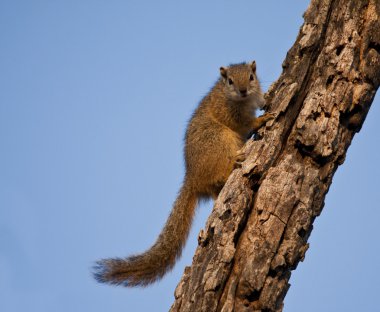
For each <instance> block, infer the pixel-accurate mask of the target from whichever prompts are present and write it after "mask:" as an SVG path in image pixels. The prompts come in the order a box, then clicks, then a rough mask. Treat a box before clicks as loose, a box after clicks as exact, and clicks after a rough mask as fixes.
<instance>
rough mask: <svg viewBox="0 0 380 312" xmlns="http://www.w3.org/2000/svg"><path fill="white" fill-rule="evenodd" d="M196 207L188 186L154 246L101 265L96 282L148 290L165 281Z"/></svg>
mask: <svg viewBox="0 0 380 312" xmlns="http://www.w3.org/2000/svg"><path fill="white" fill-rule="evenodd" d="M196 205H197V194H195V193H194V192H193V191H192V190H191V189H190V188H189V187H187V186H186V183H185V184H184V185H183V187H182V188H181V190H180V192H179V195H178V197H177V199H176V201H175V203H174V207H173V209H172V211H171V213H170V216H169V218H168V220H167V221H166V224H165V226H164V228H163V229H162V231H161V234H160V235H159V237H158V239H157V241H156V242H155V243H154V245H153V246H152V247H151V248H150V249H149V250H147V251H146V252H144V253H142V254H140V255H136V256H130V257H128V258H125V259H120V258H119V259H118V258H117V259H104V260H101V261H98V262H97V263H96V266H95V268H94V269H95V272H94V275H95V278H96V279H97V280H98V281H99V282H101V283H109V284H116V285H119V284H122V285H124V286H146V285H148V284H151V283H153V282H155V281H156V280H158V279H160V278H162V276H164V274H165V273H166V272H167V271H169V270H170V269H172V268H173V266H174V264H175V261H176V259H177V258H179V257H180V256H181V253H182V248H183V246H184V245H185V243H186V239H187V236H188V235H189V232H190V227H191V224H192V220H193V216H194V212H195V207H196Z"/></svg>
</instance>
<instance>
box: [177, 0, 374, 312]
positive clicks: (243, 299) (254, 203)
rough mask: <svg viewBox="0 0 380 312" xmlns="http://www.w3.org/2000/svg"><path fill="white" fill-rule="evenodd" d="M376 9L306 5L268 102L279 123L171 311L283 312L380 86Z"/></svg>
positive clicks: (234, 181) (237, 186) (223, 201)
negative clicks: (327, 199)
mask: <svg viewBox="0 0 380 312" xmlns="http://www.w3.org/2000/svg"><path fill="white" fill-rule="evenodd" d="M379 20H380V3H379V2H378V1H376V0H361V1H357V0H345V1H343V0H312V1H311V3H310V5H309V8H308V9H307V11H306V12H305V14H304V24H303V26H302V27H301V29H300V32H299V34H298V37H297V39H296V42H295V44H294V45H293V47H292V48H291V49H290V50H289V52H288V54H287V56H286V59H285V61H284V63H283V73H282V74H281V76H280V78H279V79H278V80H277V81H276V82H275V83H274V84H273V85H272V87H271V88H270V90H269V91H268V94H267V103H268V109H269V111H271V112H274V113H276V114H277V117H276V119H275V120H274V121H271V122H270V123H268V124H267V127H266V129H263V130H262V131H261V132H260V133H259V135H257V136H256V138H255V140H250V141H249V142H248V143H247V144H246V146H245V150H246V151H247V153H248V158H247V160H246V161H245V162H244V163H243V166H242V168H241V169H237V170H235V171H234V172H233V173H232V175H231V176H230V178H229V179H228V181H227V183H226V185H225V187H224V188H223V190H222V192H221V194H220V195H219V198H218V199H217V201H216V202H215V206H214V209H213V211H212V214H211V215H210V217H209V219H208V221H207V224H206V227H205V230H202V231H201V233H200V235H199V246H198V248H197V250H196V253H195V256H194V258H193V263H192V266H191V267H187V268H186V269H185V272H184V275H183V277H182V279H181V281H180V283H179V285H178V286H177V289H176V291H175V302H174V304H173V306H172V308H171V311H189V312H190V311H191V312H194V311H207V312H211V311H223V312H227V311H267V312H268V311H282V308H283V299H284V297H285V295H286V292H287V290H288V288H289V286H290V285H289V283H288V281H289V278H290V274H291V271H292V270H294V269H295V268H296V267H297V265H298V263H299V261H302V260H303V259H304V256H305V252H306V250H307V249H308V243H307V240H308V237H309V235H310V233H311V231H312V227H313V226H312V224H313V221H314V219H315V217H317V216H318V215H319V214H320V213H321V210H322V208H323V205H324V198H325V195H326V193H327V191H328V189H329V186H330V184H331V181H332V177H333V175H334V173H335V171H336V169H337V168H338V166H339V165H341V164H342V163H343V162H344V159H345V155H346V151H347V149H348V147H349V145H350V144H351V141H352V138H353V136H354V134H355V133H356V132H358V131H359V130H360V128H361V126H362V124H363V122H364V119H365V117H366V115H367V113H368V110H369V108H370V106H371V103H372V100H373V98H374V96H375V93H376V90H377V88H378V86H379V82H380V22H379Z"/></svg>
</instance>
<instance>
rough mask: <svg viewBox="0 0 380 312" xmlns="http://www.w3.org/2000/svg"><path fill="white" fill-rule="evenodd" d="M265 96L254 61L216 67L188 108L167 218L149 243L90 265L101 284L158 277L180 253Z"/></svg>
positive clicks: (238, 156) (256, 123)
mask: <svg viewBox="0 0 380 312" xmlns="http://www.w3.org/2000/svg"><path fill="white" fill-rule="evenodd" d="M264 105H265V100H264V97H263V92H262V90H261V87H260V83H259V81H258V79H257V76H256V62H255V61H253V62H251V63H249V64H247V63H240V64H233V65H230V66H228V67H220V78H219V79H218V81H217V82H216V83H215V85H214V87H213V88H212V89H211V91H210V92H209V93H208V94H207V95H206V96H205V97H204V98H203V100H202V101H201V102H200V104H199V105H198V107H197V108H196V110H195V112H194V113H193V115H192V117H191V119H190V121H189V123H188V127H187V130H186V135H185V150H184V156H185V165H186V174H185V177H184V182H183V185H182V187H181V189H180V191H179V194H178V197H177V199H176V201H175V202H174V205H173V209H172V211H171V213H170V215H169V218H168V220H167V222H166V224H165V226H164V228H163V229H162V231H161V233H160V234H159V236H158V238H157V240H156V242H155V243H154V245H153V246H152V247H151V248H150V249H149V250H147V251H146V252H144V253H142V254H138V255H133V256H130V257H127V258H124V259H121V258H116V259H104V260H101V261H98V262H97V263H96V265H95V268H94V269H95V272H94V276H95V278H96V279H97V280H98V281H99V282H102V283H109V284H116V285H119V284H121V285H124V286H146V285H148V284H151V283H153V282H155V281H156V280H158V279H160V278H162V277H163V276H164V274H165V273H166V272H167V271H169V270H171V269H172V268H173V266H174V264H175V261H176V260H177V259H178V258H179V257H180V256H181V253H182V249H183V247H184V245H185V242H186V240H187V237H188V234H189V231H190V227H191V224H192V220H193V217H194V213H195V208H196V206H197V203H198V201H199V200H202V199H209V198H213V199H214V200H215V199H216V198H217V196H218V194H219V192H220V191H221V189H222V187H223V186H224V184H225V182H226V181H227V178H228V176H229V175H230V173H231V172H232V170H233V169H234V168H235V167H236V166H239V164H241V162H242V161H244V159H245V155H244V154H243V153H242V152H241V151H240V149H241V148H242V147H243V145H244V143H245V142H246V141H247V140H248V139H249V135H250V134H251V135H252V133H253V132H256V131H257V130H258V129H259V128H261V127H262V126H263V125H264V124H265V123H266V122H267V121H268V120H270V119H273V118H274V115H273V114H272V113H265V114H264V115H262V116H260V117H256V116H255V111H256V109H258V108H263V107H264Z"/></svg>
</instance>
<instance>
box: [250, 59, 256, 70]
mask: <svg viewBox="0 0 380 312" xmlns="http://www.w3.org/2000/svg"><path fill="white" fill-rule="evenodd" d="M251 68H252V71H253V72H256V62H255V61H253V62H252V63H251Z"/></svg>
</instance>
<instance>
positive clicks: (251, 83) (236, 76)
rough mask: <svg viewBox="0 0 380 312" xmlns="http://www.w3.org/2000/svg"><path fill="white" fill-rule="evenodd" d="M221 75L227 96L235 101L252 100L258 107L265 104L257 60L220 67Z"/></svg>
mask: <svg viewBox="0 0 380 312" xmlns="http://www.w3.org/2000/svg"><path fill="white" fill-rule="evenodd" d="M220 75H221V76H222V83H223V85H224V90H225V92H226V95H227V97H228V98H229V99H230V100H232V101H234V102H248V101H249V102H252V103H253V104H254V105H255V107H256V108H262V107H263V106H264V105H265V100H264V96H263V92H262V90H261V86H260V82H259V80H258V79H257V76H256V62H255V61H253V62H251V63H249V64H246V63H241V64H234V65H230V66H228V67H220Z"/></svg>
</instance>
